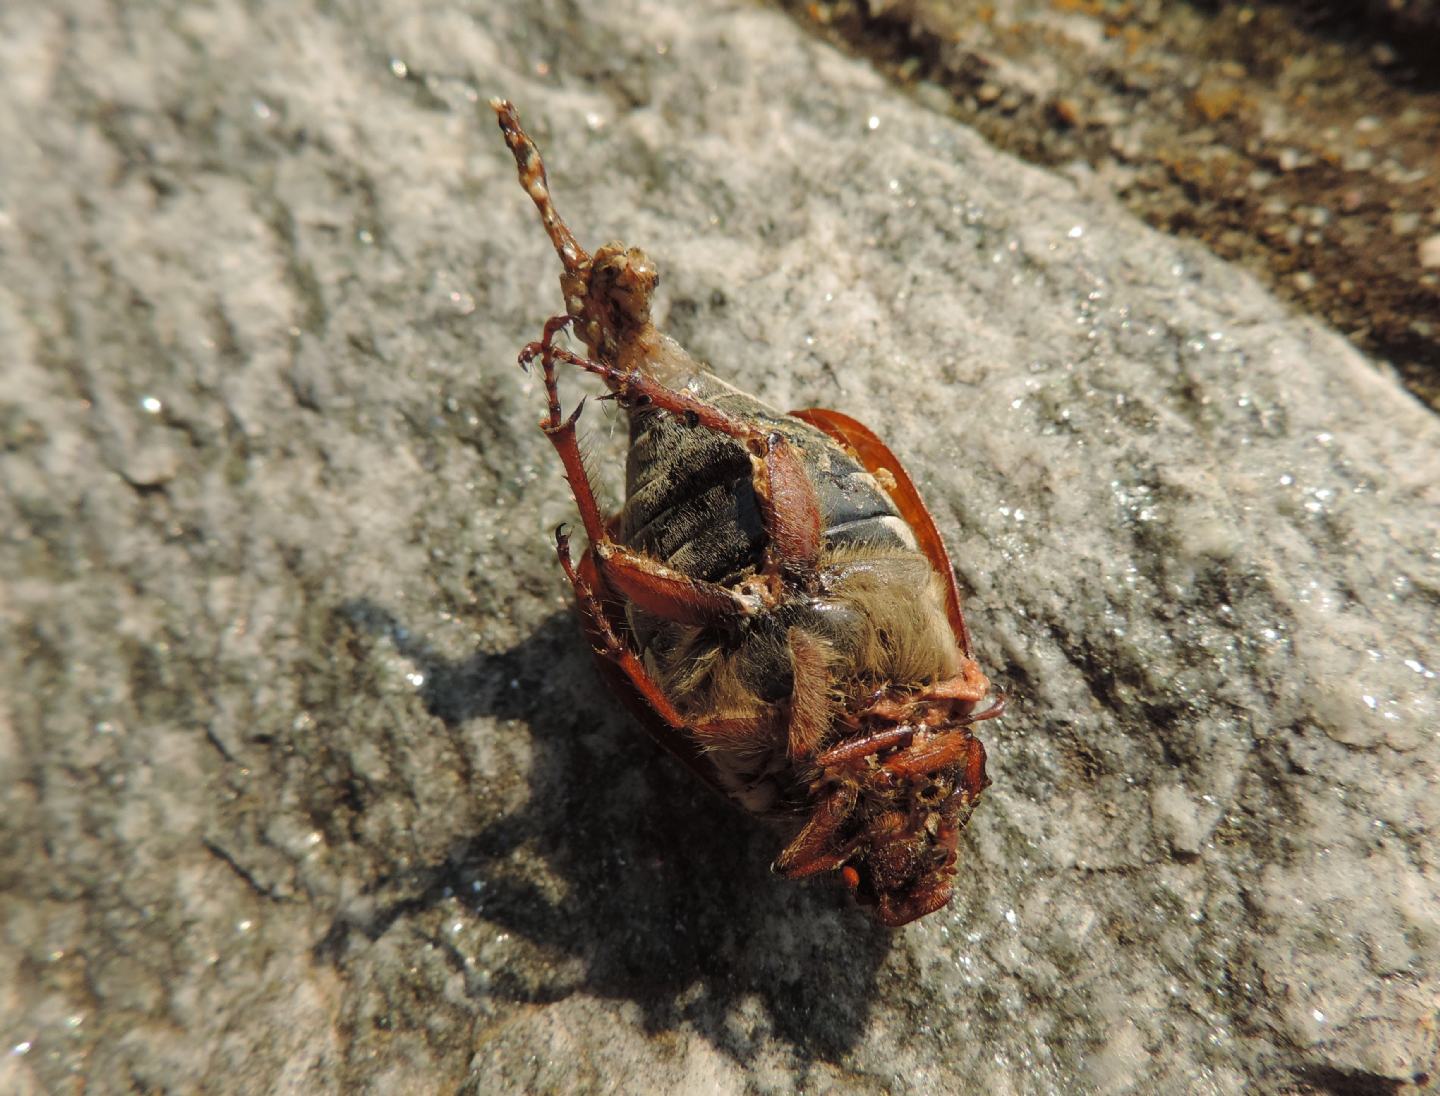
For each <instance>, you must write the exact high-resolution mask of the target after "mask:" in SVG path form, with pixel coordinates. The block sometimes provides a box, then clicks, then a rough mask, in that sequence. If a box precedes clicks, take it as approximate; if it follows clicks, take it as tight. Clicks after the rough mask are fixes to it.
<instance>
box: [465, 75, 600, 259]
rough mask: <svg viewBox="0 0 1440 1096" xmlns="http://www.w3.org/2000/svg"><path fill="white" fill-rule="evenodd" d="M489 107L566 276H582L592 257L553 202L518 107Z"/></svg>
mask: <svg viewBox="0 0 1440 1096" xmlns="http://www.w3.org/2000/svg"><path fill="white" fill-rule="evenodd" d="M490 107H491V109H492V110H494V111H495V115H496V117H497V118H498V119H499V120H500V132H501V133H503V134H504V135H505V143H506V144H507V145H509V146H510V151H511V152H512V153H514V155H515V166H516V168H517V169H518V170H519V173H520V185H521V186H523V187H524V188H525V193H527V194H529V195H530V200H531V201H532V202H534V203H535V208H536V209H538V210H539V211H540V220H541V221H543V222H544V224H545V231H546V233H547V234H548V235H549V237H550V242H551V243H552V244H554V245H555V253H556V254H557V255H559V256H560V261H561V262H562V263H563V264H564V265H565V273H566V274H571V275H576V274H582V273H583V272H584V271H585V269H586V268H587V267H588V266H589V265H590V256H589V254H588V253H587V252H586V251H585V249H584V248H583V247H581V246H580V245H579V244H578V243H576V242H575V236H574V235H573V234H572V233H571V231H570V229H569V228H568V227H567V226H566V224H565V222H564V221H563V220H561V219H560V214H559V213H558V212H557V211H556V209H555V203H554V202H552V201H551V200H550V184H549V183H548V182H547V181H546V179H545V162H544V161H543V160H541V159H540V150H539V149H538V148H536V147H535V142H534V141H532V140H531V139H530V135H529V134H528V133H526V132H525V130H524V129H522V128H521V126H520V115H519V114H517V113H516V112H515V104H514V103H512V102H510V100H509V99H491V100H490Z"/></svg>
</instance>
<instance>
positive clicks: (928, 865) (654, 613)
mask: <svg viewBox="0 0 1440 1096" xmlns="http://www.w3.org/2000/svg"><path fill="white" fill-rule="evenodd" d="M491 105H492V106H493V107H494V108H495V112H496V114H497V115H499V119H500V129H501V131H502V132H503V133H504V135H505V141H506V143H507V144H508V145H509V146H510V150H511V151H512V152H513V153H514V155H515V162H516V164H517V165H518V167H519V172H520V182H521V183H522V185H523V186H524V187H525V190H526V191H527V192H528V193H529V195H530V197H531V198H532V199H533V200H534V202H535V205H536V206H537V207H538V208H539V210H540V215H541V219H542V220H543V222H544V225H545V230H546V232H547V233H548V234H549V236H550V240H551V242H552V243H553V244H554V246H555V250H556V252H558V254H559V256H560V261H561V264H562V266H563V271H562V273H561V275H560V287H561V290H562V293H563V295H564V300H565V314H564V315H561V316H556V317H554V318H553V319H551V320H549V321H548V322H547V323H546V324H545V329H544V333H543V335H542V337H541V338H540V340H539V341H538V342H534V343H531V344H530V345H529V346H527V347H525V349H524V350H523V351H521V353H520V364H521V365H522V366H524V367H526V368H528V367H529V366H530V365H531V364H532V363H533V362H536V361H538V362H539V363H540V368H541V372H542V375H543V378H544V382H545V391H546V394H547V396H548V402H549V412H548V414H547V415H546V417H545V418H544V419H543V420H542V421H541V429H542V430H543V431H544V432H545V434H546V436H547V437H548V438H549V439H550V441H551V442H552V443H553V444H554V446H555V450H556V452H557V453H558V454H559V456H560V460H561V462H562V463H563V465H564V466H565V475H566V478H567V479H568V480H569V482H570V486H571V488H572V490H573V492H574V496H575V503H576V506H577V507H578V508H579V511H580V519H581V522H582V523H583V525H584V527H585V534H586V536H587V537H588V539H589V542H590V545H589V549H588V550H587V551H586V553H585V555H584V557H583V558H582V559H581V560H580V562H579V564H578V566H577V565H576V564H575V563H574V562H573V561H572V558H571V555H570V548H569V543H568V538H567V537H566V535H565V532H564V527H563V526H562V527H561V528H560V529H559V530H557V531H556V546H557V548H558V550H559V553H560V563H561V566H563V567H564V569H565V573H566V575H567V576H568V577H569V579H570V582H571V584H572V585H573V586H574V588H575V596H576V598H577V599H578V601H579V605H580V612H581V615H582V618H583V620H584V625H585V630H586V633H587V635H588V636H589V638H590V641H591V643H592V645H593V646H594V648H595V650H596V653H597V655H598V656H599V662H600V665H601V667H602V669H603V670H604V672H605V673H606V675H607V676H608V677H609V678H610V679H611V681H612V682H613V683H614V684H615V685H616V686H617V687H618V688H619V690H620V692H621V695H622V696H623V697H624V698H625V699H626V701H627V703H628V704H629V706H630V707H631V708H632V710H633V711H634V712H635V713H636V715H637V716H638V717H639V718H640V719H641V722H642V723H643V724H644V725H645V726H646V727H647V729H648V730H649V731H650V732H651V734H652V735H653V736H654V737H655V738H656V739H657V740H658V741H659V742H660V744H661V745H662V746H664V747H665V748H667V749H668V750H670V751H671V752H672V753H674V754H675V755H676V756H677V757H679V758H680V759H681V760H682V761H684V762H685V763H686V764H687V765H688V766H689V767H690V768H691V769H693V770H694V771H695V772H696V773H697V774H699V775H700V776H701V777H702V778H703V779H704V780H705V781H706V782H708V783H709V784H710V785H711V786H712V787H714V788H716V789H718V790H719V791H721V792H722V793H724V794H725V795H728V796H729V797H731V798H732V799H734V800H736V801H738V802H739V803H741V804H742V805H743V806H744V807H746V808H747V809H748V810H750V811H752V812H754V813H756V814H759V815H762V816H765V817H767V818H770V819H773V820H777V821H779V822H781V823H782V824H785V825H787V826H788V830H789V832H788V837H789V843H788V844H787V845H786V846H785V848H784V849H783V850H782V851H781V853H780V855H779V857H778V858H777V859H776V861H775V865H774V866H775V870H776V871H777V872H779V873H780V874H782V875H785V876H788V877H790V878H792V879H798V878H801V877H803V876H808V875H815V874H817V873H819V872H828V871H835V870H838V871H839V872H840V873H841V876H842V878H843V879H844V881H845V883H846V884H847V885H848V886H849V888H850V889H851V891H852V892H853V893H854V894H855V895H856V897H857V899H858V900H859V901H860V902H861V903H862V904H865V905H868V906H873V908H874V911H875V914H876V916H877V917H878V918H879V920H880V921H882V922H884V923H885V924H887V925H903V924H905V923H906V922H908V921H913V920H915V919H916V918H917V917H923V916H924V915H925V914H927V913H930V912H932V911H934V910H937V909H939V908H940V907H941V906H943V905H945V904H946V902H948V901H949V900H950V894H951V888H952V884H953V880H954V876H955V870H956V868H955V865H956V858H957V840H958V837H959V833H960V830H961V828H962V827H963V826H964V825H965V823H966V821H967V820H968V819H969V817H970V813H971V811H972V810H974V808H975V803H976V801H977V800H978V799H979V797H980V793H981V791H982V790H983V789H984V788H985V787H986V785H987V784H988V783H989V780H988V778H987V777H986V775H985V749H984V747H983V746H982V745H981V744H980V741H979V740H978V739H976V738H975V737H974V736H973V735H972V734H971V732H970V727H971V725H972V724H974V723H976V722H979V721H980V720H983V719H989V718H992V717H994V716H997V715H999V714H1000V712H1001V709H1002V708H1003V698H1002V699H1001V700H998V701H996V702H995V703H993V704H992V705H990V706H989V707H987V708H984V709H977V705H978V704H979V703H980V702H981V701H982V700H984V699H985V697H986V695H987V693H988V691H989V683H988V682H987V681H986V679H985V675H984V674H983V673H981V672H980V667H979V666H978V665H977V664H976V662H975V659H974V658H973V656H972V651H971V644H970V635H969V633H968V631H967V630H966V627H965V618H964V616H963V615H962V614H961V611H960V597H959V594H958V592H957V590H956V587H955V577H954V573H953V572H952V570H951V568H950V560H949V558H948V556H947V555H946V552H945V546H944V544H943V543H942V542H941V540H940V536H939V534H938V533H937V532H936V529H935V523H934V521H933V520H932V519H931V517H930V514H929V512H928V511H927V510H926V508H925V505H924V503H923V502H921V500H920V496H919V494H918V493H917V492H916V490H915V487H914V485H913V484H912V483H911V481H910V477H909V476H907V475H906V474H905V470H904V469H903V468H902V467H901V466H900V462H899V461H897V460H896V459H895V457H894V455H893V454H891V452H890V450H889V449H888V448H886V446H885V445H884V443H883V442H881V441H880V439H879V438H877V437H876V436H875V435H874V434H873V433H871V432H870V431H869V430H868V429H866V428H865V427H864V426H862V425H860V423H858V422H856V421H855V420H854V419H852V418H850V417H848V416H846V415H842V414H840V413H839V412H836V411H827V410H823V409H818V408H813V409H810V410H805V411H796V412H794V413H793V414H790V415H785V414H781V413H780V412H779V411H776V410H774V409H773V408H770V407H767V406H766V405H765V404H763V403H761V402H760V401H759V400H757V399H755V398H753V397H752V396H749V395H746V394H745V393H743V392H740V391H738V390H737V389H735V388H732V387H730V386H729V385H727V384H725V383H724V382H723V381H721V380H719V379H718V378H716V377H715V376H713V375H712V374H711V373H709V372H708V371H707V370H705V369H704V368H703V367H702V366H701V365H700V364H699V363H697V362H696V361H695V360H694V359H693V358H691V357H690V355H689V354H687V353H686V352H685V351H684V350H683V349H682V348H681V347H680V346H679V345H677V344H676V343H675V342H674V341H673V340H672V339H669V338H667V337H666V336H665V335H662V334H661V333H660V332H659V331H658V330H656V328H655V326H654V324H653V323H652V322H651V319H650V297H651V293H652V292H653V290H654V289H655V286H656V283H657V281H658V277H657V274H656V271H655V266H654V264H653V263H652V262H651V261H650V259H649V258H648V257H647V256H646V255H645V254H644V252H642V251H640V250H638V249H636V248H627V247H625V246H624V245H623V244H618V243H611V244H606V245H605V246H604V247H602V248H601V249H600V250H599V251H597V252H595V254H594V255H590V254H588V253H587V252H586V251H585V250H584V249H583V248H582V247H581V246H580V245H579V244H578V243H577V242H576V241H575V237H574V236H573V235H571V233H570V230H569V228H567V227H566V225H565V223H564V222H563V221H562V220H561V219H560V216H559V214H558V213H556V211H555V207H554V206H553V204H552V203H551V200H550V193H549V189H548V186H547V183H546V178H545V168H544V166H543V164H542V163H541V160H540V153H539V151H538V150H537V149H536V147H535V144H534V142H532V141H531V140H530V138H529V137H528V136H527V135H526V133H525V131H524V130H523V129H521V127H520V120H519V118H518V117H517V116H516V113H515V109H514V107H513V106H512V105H511V104H510V103H508V102H505V101H503V100H495V101H493V102H492V104H491ZM567 327H568V328H571V329H573V331H574V332H575V334H576V335H577V336H578V337H579V338H580V340H581V341H582V342H583V343H584V344H585V347H586V349H587V351H588V357H582V356H580V355H578V354H575V353H572V352H571V351H569V350H566V349H564V348H563V347H560V346H557V345H556V343H555V340H556V337H557V336H558V335H559V334H560V333H561V331H562V330H564V329H565V328H567ZM559 364H565V365H570V366H574V367H575V368H577V369H582V370H584V371H585V372H588V373H593V374H595V375H596V376H598V377H600V378H601V380H603V381H604V382H605V385H606V386H607V387H608V389H609V390H610V393H611V394H612V396H613V397H614V398H615V399H616V400H617V401H618V402H619V404H620V405H621V406H622V407H624V408H625V409H626V412H627V415H628V418H629V425H630V448H629V455H628V458H627V461H626V500H625V505H624V507H623V508H622V509H621V511H620V513H619V514H617V515H615V516H614V517H612V518H609V519H606V518H605V516H604V515H603V514H602V513H601V512H600V508H599V506H598V505H597V504H596V500H595V493H594V490H593V488H592V486H591V483H590V480H589V478H588V476H587V474H586V470H585V465H584V462H583V461H582V459H581V454H580V447H579V444H578V442H577V440H576V434H575V423H576V420H577V419H578V418H579V416H580V411H581V408H582V407H583V401H581V404H580V405H579V406H577V407H576V408H575V410H574V411H573V412H571V413H570V414H569V415H568V416H566V415H564V414H562V412H561V408H560V399H559V395H558V393H557V389H556V375H555V374H556V366H557V365H559Z"/></svg>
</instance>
